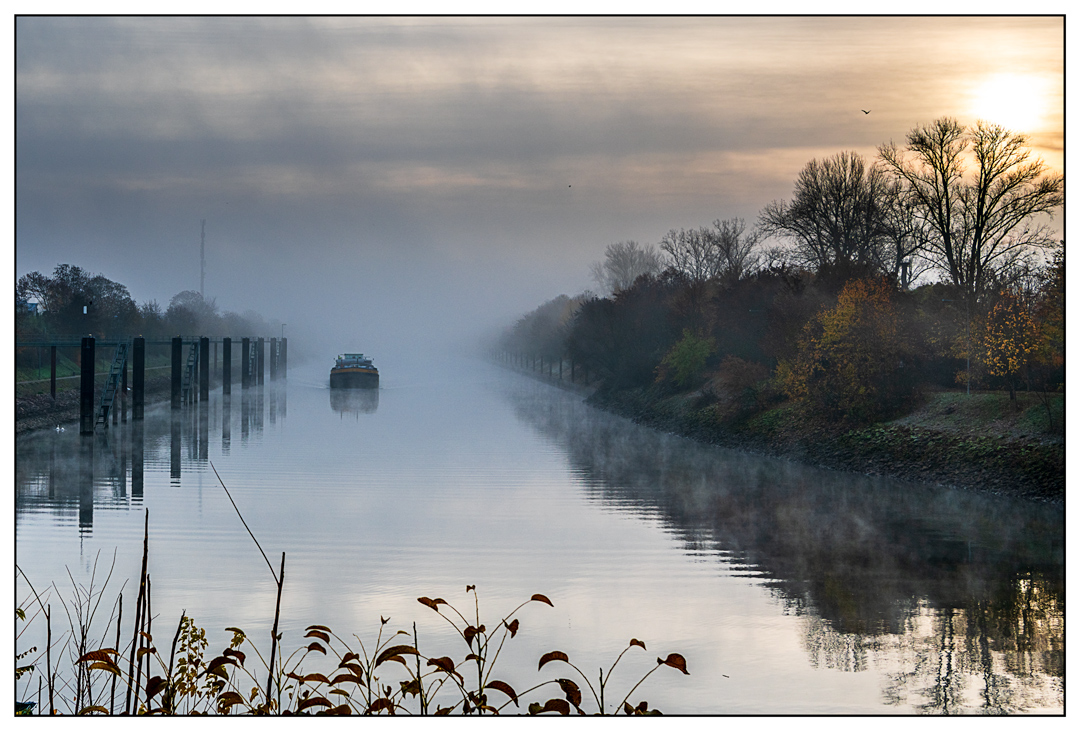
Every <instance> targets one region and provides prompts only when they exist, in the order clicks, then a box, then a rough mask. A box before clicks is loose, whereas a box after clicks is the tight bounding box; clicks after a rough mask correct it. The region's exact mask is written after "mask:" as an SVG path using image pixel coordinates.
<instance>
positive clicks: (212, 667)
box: [203, 655, 236, 675]
mask: <svg viewBox="0 0 1080 731" xmlns="http://www.w3.org/2000/svg"><path fill="white" fill-rule="evenodd" d="M235 664H236V661H235V660H233V659H232V658H231V657H225V656H223V655H219V656H217V657H215V658H214V659H213V660H211V661H210V663H209V664H208V665H207V666H206V670H205V671H203V672H207V673H214V674H215V675H216V674H217V670H218V668H220V667H222V666H224V665H235Z"/></svg>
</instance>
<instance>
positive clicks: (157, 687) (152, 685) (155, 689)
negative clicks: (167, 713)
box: [146, 675, 169, 700]
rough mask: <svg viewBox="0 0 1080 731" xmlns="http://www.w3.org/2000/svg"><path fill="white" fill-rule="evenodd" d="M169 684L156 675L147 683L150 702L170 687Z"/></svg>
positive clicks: (147, 695) (147, 694) (147, 696)
mask: <svg viewBox="0 0 1080 731" xmlns="http://www.w3.org/2000/svg"><path fill="white" fill-rule="evenodd" d="M168 685H169V683H168V682H167V681H166V680H165V678H163V677H161V676H160V675H155V676H154V677H152V678H150V680H148V681H146V698H147V699H148V700H149V699H150V698H153V697H154V696H156V695H157V694H158V693H160V692H161V691H163V690H165V688H166V687H168Z"/></svg>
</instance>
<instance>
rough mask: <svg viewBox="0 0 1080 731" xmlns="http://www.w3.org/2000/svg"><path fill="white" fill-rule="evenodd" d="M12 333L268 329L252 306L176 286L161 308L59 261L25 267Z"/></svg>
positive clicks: (159, 334)
mask: <svg viewBox="0 0 1080 731" xmlns="http://www.w3.org/2000/svg"><path fill="white" fill-rule="evenodd" d="M15 305H16V306H15V311H16V316H15V331H16V337H17V339H20V340H23V339H35V338H41V337H49V336H60V337H64V336H74V335H78V336H85V335H94V336H95V337H98V338H119V337H131V336H133V335H142V336H144V337H146V338H150V339H164V338H171V337H173V336H176V335H191V336H194V335H198V336H205V337H218V336H231V335H239V334H249V333H250V334H256V333H263V332H268V331H269V330H270V328H271V324H270V323H268V322H267V321H266V320H265V319H264V318H263V317H262V316H261V315H259V314H258V313H257V312H254V311H251V310H248V311H245V312H244V313H243V314H237V313H235V312H229V311H222V310H221V309H220V308H219V307H218V305H217V302H216V301H215V299H214V298H205V297H203V296H202V295H201V294H200V293H199V292H196V291H193V290H184V291H183V292H178V293H177V294H176V295H174V296H173V297H172V299H171V300H170V301H169V305H168V307H166V308H165V309H162V307H161V305H159V304H158V302H157V300H149V301H147V302H143V303H142V304H137V303H136V302H135V300H133V299H132V297H131V294H130V293H129V292H128V288H127V287H126V286H124V285H123V284H120V283H119V282H114V281H112V280H111V279H108V278H107V277H105V276H104V275H102V274H91V273H90V272H87V271H86V270H84V269H82V268H81V267H78V266H74V265H71V264H59V265H57V267H56V268H55V269H54V270H53V272H52V274H51V275H47V274H42V273H41V272H37V271H34V272H30V273H29V274H25V275H23V276H22V277H19V279H18V281H17V282H16V285H15Z"/></svg>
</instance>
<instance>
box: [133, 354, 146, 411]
mask: <svg viewBox="0 0 1080 731" xmlns="http://www.w3.org/2000/svg"><path fill="white" fill-rule="evenodd" d="M145 387H146V338H143V337H138V338H135V339H134V340H133V341H132V342H131V418H132V420H134V421H141V420H142V418H143V403H144V394H145Z"/></svg>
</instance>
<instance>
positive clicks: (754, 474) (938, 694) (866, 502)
mask: <svg viewBox="0 0 1080 731" xmlns="http://www.w3.org/2000/svg"><path fill="white" fill-rule="evenodd" d="M536 388H538V389H543V387H539V386H538V387H536ZM515 405H516V408H517V410H518V413H519V416H520V417H521V418H522V419H523V420H524V421H526V422H527V423H529V424H532V425H533V426H534V427H535V428H537V429H538V431H540V432H541V433H542V434H544V435H545V436H547V437H548V438H549V439H551V440H552V441H554V442H556V443H557V444H558V445H559V446H560V448H561V449H564V450H565V451H566V452H567V454H568V456H569V460H570V462H571V467H572V469H573V470H574V472H575V473H576V474H578V475H581V477H582V480H583V483H584V484H583V487H584V489H585V491H586V492H587V494H589V495H590V496H591V497H593V498H594V499H597V500H600V501H603V502H604V503H605V504H608V505H614V506H616V507H619V508H620V509H623V510H627V511H631V512H637V513H648V514H650V515H654V516H658V517H660V518H661V519H662V520H664V521H665V522H667V523H668V524H670V525H671V526H672V527H673V529H674V531H673V532H674V533H675V534H676V535H678V536H679V537H680V539H681V540H682V541H683V542H684V544H685V545H686V546H687V548H688V550H693V551H695V552H697V553H700V551H701V550H702V549H705V550H709V549H711V550H712V551H714V552H715V553H716V554H717V555H718V556H719V557H720V558H721V560H722V561H724V563H726V564H728V566H729V567H730V568H731V569H732V571H733V573H736V574H737V575H748V576H753V577H755V578H756V579H759V580H763V581H764V582H765V583H766V584H767V585H768V586H769V587H770V590H771V591H772V592H773V595H774V596H775V597H776V598H777V601H778V602H780V603H781V604H782V605H783V606H784V607H785V609H786V610H788V611H790V612H791V613H793V614H799V615H801V616H804V617H805V618H806V620H805V621H806V625H805V634H804V647H805V649H806V651H807V654H808V656H809V658H810V661H811V663H812V664H813V665H814V666H815V667H824V668H830V669H836V670H841V671H846V672H858V671H861V670H866V669H869V668H870V667H871V666H873V667H874V668H875V669H877V670H878V671H880V672H882V673H883V674H885V675H886V676H887V677H889V678H891V682H890V683H889V685H888V686H887V687H886V688H884V689H883V693H884V696H885V701H886V703H889V704H893V705H897V706H902V707H913V708H916V709H918V710H920V711H922V712H925V713H965V712H972V711H976V712H983V713H1002V712H1017V711H1024V710H1036V709H1042V708H1060V707H1062V703H1063V690H1062V686H1063V682H1062V679H1063V677H1064V670H1063V654H1064V639H1063V638H1064V627H1063V622H1064V620H1063V614H1064V575H1063V568H1062V565H1063V551H1062V545H1063V538H1064V520H1063V517H1062V512H1061V510H1060V509H1058V508H1053V507H1048V506H1038V505H1032V504H1026V503H1021V502H1016V501H1011V500H1005V499H997V498H989V497H985V496H979V495H975V494H971V493H965V492H960V491H953V490H945V489H940V488H924V487H920V486H917V485H910V484H900V483H896V482H890V481H887V480H881V479H872V478H866V477H862V476H858V475H849V474H844V473H836V472H824V471H818V470H814V469H812V468H807V467H802V466H799V465H797V464H794V463H791V462H787V461H780V460H769V459H765V458H761V457H757V456H754V455H749V454H744V453H737V452H731V451H728V450H714V449H708V448H704V447H702V446H701V445H699V444H696V443H694V442H691V441H689V440H685V439H679V438H675V437H671V436H667V435H662V434H659V433H657V432H655V431H652V430H648V429H643V428H639V427H636V426H634V425H632V424H629V423H628V422H626V421H625V420H622V419H618V418H614V417H611V416H609V415H607V414H604V413H602V412H598V411H596V410H593V409H590V408H588V407H585V406H584V405H582V404H580V403H578V402H576V401H574V400H573V399H572V398H566V399H561V398H559V397H558V394H557V393H554V392H552V391H551V390H550V389H543V390H540V391H537V392H536V393H535V394H534V395H533V396H532V397H531V398H530V397H529V396H527V395H521V394H516V395H515ZM1018 577H1019V578H1018Z"/></svg>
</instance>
